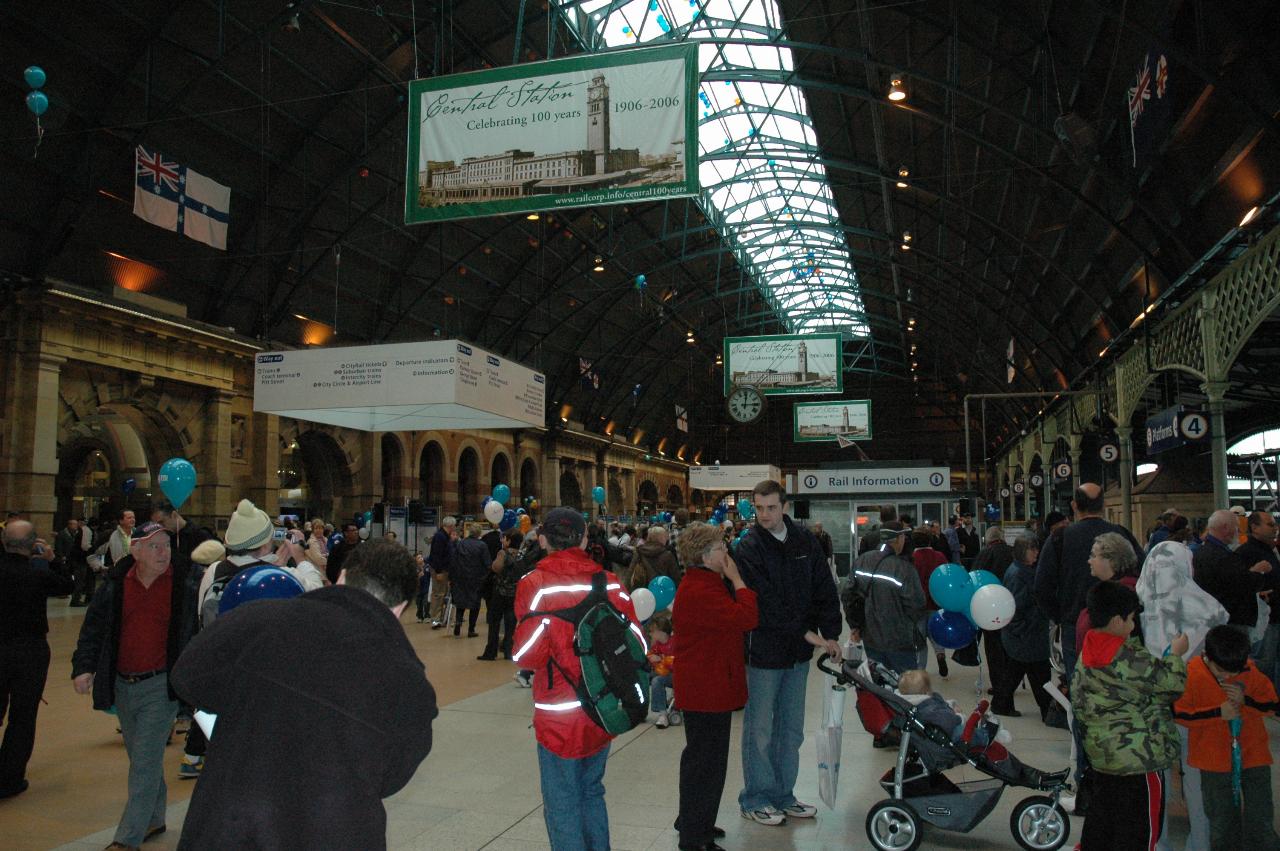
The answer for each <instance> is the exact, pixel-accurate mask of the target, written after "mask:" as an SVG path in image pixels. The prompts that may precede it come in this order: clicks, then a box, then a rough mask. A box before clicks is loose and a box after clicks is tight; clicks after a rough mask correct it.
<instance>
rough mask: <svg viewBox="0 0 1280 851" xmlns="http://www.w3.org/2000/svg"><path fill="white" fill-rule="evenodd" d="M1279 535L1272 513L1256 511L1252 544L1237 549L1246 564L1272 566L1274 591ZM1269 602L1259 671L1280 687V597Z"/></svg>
mask: <svg viewBox="0 0 1280 851" xmlns="http://www.w3.org/2000/svg"><path fill="white" fill-rule="evenodd" d="M1277 531H1280V530H1278V529H1277V527H1276V519H1275V518H1274V517H1272V516H1271V513H1270V512H1269V511H1255V512H1253V513H1251V514H1250V515H1249V540H1247V541H1245V542H1244V543H1243V544H1241V545H1240V546H1238V547H1236V554H1237V555H1239V556H1240V557H1241V558H1243V559H1244V561H1245V564H1257V563H1258V562H1260V561H1265V562H1266V563H1267V564H1269V565H1271V572H1270V573H1269V574H1267V578H1268V579H1270V580H1271V588H1272V590H1273V591H1274V590H1275V589H1276V588H1278V587H1280V557H1277V555H1276V533H1277ZM1267 602H1268V603H1269V604H1270V606H1271V619H1270V620H1269V621H1268V623H1267V632H1266V635H1265V636H1264V637H1263V639H1262V648H1261V649H1260V650H1259V651H1258V670H1259V671H1262V673H1264V674H1266V675H1267V676H1268V677H1270V678H1271V682H1272V683H1277V682H1280V595H1277V594H1274V593H1273V594H1270V595H1268V598H1267Z"/></svg>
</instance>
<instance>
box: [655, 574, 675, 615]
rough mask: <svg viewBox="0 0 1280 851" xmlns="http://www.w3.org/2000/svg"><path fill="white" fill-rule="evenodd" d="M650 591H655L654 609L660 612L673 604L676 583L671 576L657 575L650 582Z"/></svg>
mask: <svg viewBox="0 0 1280 851" xmlns="http://www.w3.org/2000/svg"><path fill="white" fill-rule="evenodd" d="M649 591H650V592H652V593H653V600H654V611H655V612H660V611H662V610H663V609H665V608H667V607H668V606H670V605H671V601H672V600H674V599H675V598H676V584H675V583H674V582H672V581H671V577H670V576H655V577H653V579H652V580H650V582H649Z"/></svg>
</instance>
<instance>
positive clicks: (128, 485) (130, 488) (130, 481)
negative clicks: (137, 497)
mask: <svg viewBox="0 0 1280 851" xmlns="http://www.w3.org/2000/svg"><path fill="white" fill-rule="evenodd" d="M137 487H138V480H137V479H135V478H134V477H133V476H130V477H129V478H127V479H125V480H124V481H123V482H121V483H120V490H122V491H124V495H125V496H128V495H129V494H131V493H133V492H134V490H136V489H137Z"/></svg>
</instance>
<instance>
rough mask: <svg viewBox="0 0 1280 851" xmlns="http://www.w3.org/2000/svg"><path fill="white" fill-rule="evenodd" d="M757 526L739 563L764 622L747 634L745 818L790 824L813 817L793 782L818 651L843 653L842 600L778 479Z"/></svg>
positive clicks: (766, 484)
mask: <svg viewBox="0 0 1280 851" xmlns="http://www.w3.org/2000/svg"><path fill="white" fill-rule="evenodd" d="M752 503H753V504H754V506H755V510H756V525H755V526H753V527H752V528H751V531H750V532H749V533H748V534H747V536H746V537H745V538H744V539H743V540H742V543H741V544H739V545H738V551H737V561H738V569H739V571H740V572H741V573H742V580H743V582H745V583H746V585H747V587H748V588H750V589H751V590H753V591H755V592H756V597H757V601H758V605H759V610H760V623H759V625H758V626H757V627H756V628H755V629H754V630H753V631H752V632H750V633H749V634H748V635H747V690H748V695H749V696H748V698H747V711H746V714H745V716H744V718H743V722H742V774H743V780H744V784H745V787H744V788H743V790H742V792H741V793H740V794H739V795H738V805H739V806H740V807H741V808H742V817H743V818H748V819H751V820H752V821H755V822H757V823H758V824H765V825H779V824H785V823H786V820H787V816H791V817H793V818H813V817H814V815H816V814H817V808H815V807H813V806H811V805H809V804H803V803H801V802H799V801H797V800H796V796H795V794H794V793H793V787H794V786H795V782H796V774H797V773H798V772H799V769H800V745H801V743H803V742H804V695H805V683H806V680H807V679H808V675H809V662H810V661H811V660H812V659H813V649H814V648H815V647H818V648H821V649H822V651H823V652H825V653H827V654H829V655H830V656H831V658H833V659H838V658H840V644H839V643H838V641H837V640H836V639H838V638H839V637H840V629H841V623H840V599H839V596H838V594H837V593H836V584H835V580H834V579H833V578H832V576H831V570H830V568H829V567H828V564H827V559H826V556H825V555H824V553H823V551H822V545H821V544H819V543H818V539H817V538H815V537H814V536H813V533H811V532H809V531H808V530H807V529H805V528H804V527H802V526H799V525H797V524H796V523H793V522H792V521H791V518H790V517H788V516H787V515H786V514H785V511H786V505H787V493H786V491H785V490H784V489H783V487H782V485H780V484H778V483H777V482H775V481H772V480H765V481H763V482H760V483H759V484H758V485H756V486H755V488H754V489H753V491H752Z"/></svg>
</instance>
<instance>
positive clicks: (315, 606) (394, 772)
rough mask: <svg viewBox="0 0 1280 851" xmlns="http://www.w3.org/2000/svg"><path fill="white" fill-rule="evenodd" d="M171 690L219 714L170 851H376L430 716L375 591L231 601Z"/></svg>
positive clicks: (421, 753)
mask: <svg viewBox="0 0 1280 851" xmlns="http://www.w3.org/2000/svg"><path fill="white" fill-rule="evenodd" d="M481 546H483V544H481ZM170 682H171V683H172V684H173V686H174V688H175V689H176V690H177V691H178V692H179V693H180V694H181V695H182V696H183V698H184V699H186V700H187V701H189V702H190V703H192V704H194V705H195V706H197V707H199V708H201V709H204V710H206V711H208V712H212V713H214V714H216V715H217V716H218V720H217V723H216V725H215V726H214V730H213V736H212V737H211V738H210V740H209V750H208V753H207V755H206V757H205V767H204V770H203V771H202V773H201V775H200V780H199V782H198V783H197V784H196V789H195V794H194V795H193V796H192V798H191V806H190V808H189V809H188V810H187V817H186V821H185V823H184V825H183V829H182V838H181V840H180V841H179V843H178V847H179V848H180V849H206V848H208V849H214V848H217V849H221V848H259V849H277V848H278V849H292V848H360V849H381V848H385V847H386V836H387V816H386V811H385V810H384V809H383V806H382V799H383V798H386V797H388V796H390V795H393V794H395V793H396V792H397V791H399V790H400V789H402V788H404V786H405V784H406V783H408V782H409V780H410V779H411V778H412V777H413V774H414V772H415V771H416V770H417V768H418V764H419V763H420V762H422V760H423V759H424V758H425V757H426V755H427V754H428V753H429V752H430V750H431V722H432V720H433V719H434V718H435V717H436V714H437V710H436V696H435V691H434V690H433V689H432V687H431V683H429V682H428V681H427V677H426V672H425V671H424V669H423V666H422V662H420V661H419V660H418V657H417V655H416V654H415V653H414V651H413V647H412V646H411V645H410V644H409V640H408V639H407V638H406V637H405V633H404V628H403V627H402V626H401V625H400V623H399V622H398V621H397V620H396V619H395V617H394V616H393V615H392V614H391V611H390V610H389V609H388V608H387V607H386V606H385V605H384V604H383V603H382V602H380V601H379V600H378V599H377V598H375V597H374V596H373V595H372V594H369V593H367V592H365V591H361V590H359V589H357V588H349V587H346V586H333V587H329V588H321V589H319V590H317V591H312V592H311V593H309V594H304V595H303V596H301V597H297V598H295V599H292V600H264V601H260V602H255V603H249V604H247V605H245V606H242V607H240V608H238V609H236V610H235V611H233V612H231V613H229V614H227V615H224V616H223V617H220V618H218V619H217V620H216V621H214V622H213V624H212V625H211V626H210V627H209V628H207V629H205V630H202V631H201V632H200V634H199V635H198V636H196V638H195V639H194V640H193V641H192V642H191V644H190V646H189V647H188V648H187V650H186V652H185V653H183V655H182V658H181V659H179V660H178V664H177V666H176V667H175V668H174V669H173V673H172V674H171V676H170Z"/></svg>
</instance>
